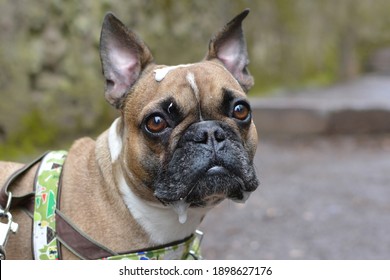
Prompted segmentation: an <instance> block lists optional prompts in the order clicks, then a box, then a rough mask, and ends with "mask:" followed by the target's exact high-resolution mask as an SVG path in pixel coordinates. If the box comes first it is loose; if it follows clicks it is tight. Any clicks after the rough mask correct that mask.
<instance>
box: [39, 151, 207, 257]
mask: <svg viewBox="0 0 390 280" xmlns="http://www.w3.org/2000/svg"><path fill="white" fill-rule="evenodd" d="M66 156H67V152H66V151H53V152H49V153H47V154H46V155H45V156H44V158H43V159H42V162H41V165H40V167H39V170H38V173H37V176H36V180H35V205H34V226H33V237H32V238H33V251H34V258H35V259H36V260H58V259H59V258H60V254H59V244H60V243H61V244H62V245H64V246H65V247H67V248H68V249H69V250H70V251H71V252H75V251H76V252H77V248H73V247H72V245H71V244H67V243H66V242H63V241H62V238H61V237H60V236H58V235H59V234H57V227H58V225H57V223H56V221H57V220H58V219H59V218H62V219H63V218H64V214H63V213H61V212H60V211H59V209H58V207H57V205H58V200H59V198H58V197H59V195H58V193H59V188H60V182H61V174H62V167H63V165H64V162H65V159H66ZM68 223H69V222H68ZM73 227H74V226H73ZM74 228H75V227H74ZM75 230H77V231H79V230H78V229H76V228H75ZM82 234H83V236H84V237H85V236H86V234H85V233H82ZM201 236H202V233H201V232H198V231H197V232H196V233H195V234H193V235H191V236H190V237H189V238H186V239H184V240H182V241H178V242H175V243H172V244H168V245H165V246H161V247H155V248H149V249H145V250H141V251H137V252H130V253H123V254H119V253H115V252H112V254H111V255H107V256H105V257H99V258H97V259H103V260H149V259H150V260H159V259H160V260H161V259H164V260H173V259H201V256H200V242H201ZM85 238H87V239H88V241H89V242H92V243H94V244H96V246H100V247H101V248H104V246H102V245H99V244H98V243H97V242H96V241H94V240H92V238H90V237H85ZM76 255H78V256H79V257H80V258H84V257H83V256H82V255H79V254H76Z"/></svg>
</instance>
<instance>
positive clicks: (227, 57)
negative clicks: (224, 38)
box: [218, 40, 240, 73]
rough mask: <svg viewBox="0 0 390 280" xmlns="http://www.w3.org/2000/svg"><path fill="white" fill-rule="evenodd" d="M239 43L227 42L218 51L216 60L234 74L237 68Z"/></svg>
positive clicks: (234, 41)
mask: <svg viewBox="0 0 390 280" xmlns="http://www.w3.org/2000/svg"><path fill="white" fill-rule="evenodd" d="M239 57H240V43H239V42H238V41H236V40H229V41H228V42H225V43H224V44H223V46H221V47H220V49H219V50H218V58H219V59H220V60H221V61H222V62H223V63H224V64H225V67H226V68H227V69H228V70H229V71H230V72H232V73H235V72H236V70H237V67H239Z"/></svg>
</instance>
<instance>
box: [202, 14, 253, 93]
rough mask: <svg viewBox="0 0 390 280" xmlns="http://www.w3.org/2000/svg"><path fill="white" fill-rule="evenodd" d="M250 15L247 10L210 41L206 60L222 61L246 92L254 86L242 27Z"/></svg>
mask: <svg viewBox="0 0 390 280" xmlns="http://www.w3.org/2000/svg"><path fill="white" fill-rule="evenodd" d="M248 14H249V9H246V10H244V11H243V12H242V13H241V14H239V15H238V16H236V17H235V18H234V19H232V20H231V21H230V22H229V23H227V24H226V25H225V26H224V27H223V28H222V30H221V31H220V32H219V33H217V35H215V36H214V37H213V38H212V39H211V40H210V43H209V51H208V53H207V56H206V60H212V59H218V60H220V61H221V62H222V63H223V64H224V65H225V67H226V69H227V70H229V72H230V73H232V74H233V76H234V77H235V78H236V80H237V81H238V82H239V83H240V85H241V87H242V88H243V89H244V91H245V92H248V91H249V89H250V88H251V87H252V86H253V84H254V81H253V77H252V76H251V74H250V73H249V71H248V69H247V66H248V64H249V59H248V51H247V47H246V42H245V38H244V34H243V31H242V26H241V24H242V21H243V20H244V19H245V18H246V16H247V15H248Z"/></svg>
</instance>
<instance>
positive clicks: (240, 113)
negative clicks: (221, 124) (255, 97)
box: [232, 103, 251, 121]
mask: <svg viewBox="0 0 390 280" xmlns="http://www.w3.org/2000/svg"><path fill="white" fill-rule="evenodd" d="M250 112H251V110H250V109H249V106H248V105H246V104H244V103H238V104H236V105H235V106H234V108H233V114H232V116H233V118H235V119H237V120H240V121H245V120H246V119H247V118H248V117H249V114H250Z"/></svg>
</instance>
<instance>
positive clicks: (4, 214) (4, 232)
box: [0, 192, 19, 260]
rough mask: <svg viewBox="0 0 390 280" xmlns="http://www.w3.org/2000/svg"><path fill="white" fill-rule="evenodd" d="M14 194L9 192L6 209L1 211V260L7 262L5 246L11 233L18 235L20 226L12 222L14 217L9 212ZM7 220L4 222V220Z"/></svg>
mask: <svg viewBox="0 0 390 280" xmlns="http://www.w3.org/2000/svg"><path fill="white" fill-rule="evenodd" d="M11 199H12V193H11V192H8V201H7V206H6V207H5V209H4V210H3V209H0V219H1V221H0V260H5V258H6V257H5V246H6V245H7V241H8V237H9V234H10V232H12V233H14V234H15V233H16V232H17V231H18V228H19V225H18V224H17V223H15V222H13V221H12V215H11V213H10V212H9V206H10V205H11ZM3 219H4V220H6V221H5V222H2V220H3Z"/></svg>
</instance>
